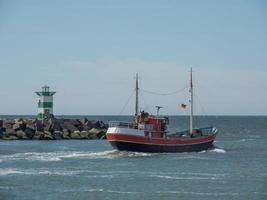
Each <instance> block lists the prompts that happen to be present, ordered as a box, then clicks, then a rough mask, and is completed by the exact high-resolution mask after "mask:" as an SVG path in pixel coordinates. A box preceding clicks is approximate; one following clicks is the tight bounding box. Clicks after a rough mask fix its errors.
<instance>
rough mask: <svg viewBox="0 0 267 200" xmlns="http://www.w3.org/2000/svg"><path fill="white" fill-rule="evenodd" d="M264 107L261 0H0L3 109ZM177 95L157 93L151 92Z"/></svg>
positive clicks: (264, 13) (71, 111) (232, 111)
mask: <svg viewBox="0 0 267 200" xmlns="http://www.w3.org/2000/svg"><path fill="white" fill-rule="evenodd" d="M191 67H192V68H193V81H194V94H195V95H194V106H195V113H196V114H197V115H267V105H266V102H267V2H266V1H264V0H253V1H252V0H249V1H248V0H235V1H232V0H231V1H230V0H225V1H219V0H217V1H216V0H215V1H214V0H203V1H195V0H134V1H133V0H77V1H72V0H46V1H41V0H0V75H1V78H0V115H7V114H9V115H13V114H17V115H34V114H36V113H37V95H36V94H35V93H34V92H35V91H39V90H40V89H41V87H42V86H43V85H49V86H50V88H51V90H53V91H56V92H57V93H56V94H55V95H54V114H55V115H129V114H133V113H134V98H130V97H133V91H134V87H135V85H134V84H135V79H134V77H135V74H136V73H139V75H140V88H141V89H140V91H141V94H140V109H146V110H148V111H150V112H152V113H153V114H155V112H156V110H155V106H156V105H160V106H163V107H164V108H163V109H162V114H164V115H187V114H188V113H189V110H188V109H186V110H181V109H180V108H179V105H180V104H181V103H185V104H187V105H188V104H189V101H188V99H189V93H188V89H183V88H185V87H187V86H189V71H190V68H191ZM145 91H151V92H153V93H159V94H163V93H164V94H166V93H172V92H174V91H180V92H179V93H176V94H173V95H153V94H151V93H148V92H145Z"/></svg>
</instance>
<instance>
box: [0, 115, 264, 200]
mask: <svg viewBox="0 0 267 200" xmlns="http://www.w3.org/2000/svg"><path fill="white" fill-rule="evenodd" d="M77 117H78V116H73V118H77ZM88 118H91V119H96V120H102V121H104V122H107V121H109V120H122V121H123V120H129V119H130V118H131V117H127V116H125V117H123V116H120V117H116V116H89V117H88ZM195 121H196V126H205V125H214V126H216V127H217V128H218V130H219V133H218V136H217V138H216V141H215V143H214V144H215V147H214V148H213V149H210V150H208V151H203V152H198V153H135V152H119V151H116V150H113V149H112V147H111V146H110V144H109V143H108V142H107V141H105V140H55V141H0V199H19V200H23V199H25V200H26V199H27V200H28V199H38V200H43V199H160V200H161V199H186V200H187V199H194V200H195V199H205V200H209V199H212V200H213V199H216V200H219V199H224V200H228V199H240V200H241V199H242V200H243V199H253V200H254V199H267V144H266V143H267V117H226V116H224V117H222V116H221V117H215V116H213V117H196V118H195ZM170 123H171V125H170V127H169V128H170V130H172V131H175V130H181V129H184V128H186V127H188V118H187V117H170Z"/></svg>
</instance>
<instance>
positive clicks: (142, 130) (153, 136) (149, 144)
mask: <svg viewBox="0 0 267 200" xmlns="http://www.w3.org/2000/svg"><path fill="white" fill-rule="evenodd" d="M189 92H190V101H189V102H190V105H191V106H190V122H189V124H190V125H189V129H188V130H185V131H179V132H174V133H170V132H169V131H168V130H167V125H168V124H169V119H168V118H167V117H162V116H160V115H159V110H160V109H161V108H162V107H161V106H157V115H155V116H153V115H150V114H149V113H147V112H144V111H142V112H139V99H138V97H139V85H138V74H137V75H136V87H135V93H136V95H135V97H136V99H135V115H134V117H133V121H132V122H122V121H111V122H109V128H108V130H107V134H106V137H107V140H108V141H109V142H110V144H111V145H112V147H113V148H115V149H117V150H121V151H134V152H157V153H159V152H198V151H203V150H207V149H209V148H212V146H213V141H214V140H215V137H216V134H217V132H218V130H217V129H216V128H215V127H213V126H209V127H202V128H194V126H193V78H192V68H191V70H190V89H189Z"/></svg>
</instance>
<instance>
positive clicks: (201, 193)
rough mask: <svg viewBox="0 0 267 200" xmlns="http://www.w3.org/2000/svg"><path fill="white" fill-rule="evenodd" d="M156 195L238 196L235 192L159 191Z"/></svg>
mask: <svg viewBox="0 0 267 200" xmlns="http://www.w3.org/2000/svg"><path fill="white" fill-rule="evenodd" d="M157 193H171V194H189V195H190V194H191V195H194V196H195V195H199V196H238V195H240V194H239V193H235V192H187V191H159V192H157Z"/></svg>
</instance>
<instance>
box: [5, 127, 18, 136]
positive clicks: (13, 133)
mask: <svg viewBox="0 0 267 200" xmlns="http://www.w3.org/2000/svg"><path fill="white" fill-rule="evenodd" d="M4 135H16V132H15V131H14V130H13V129H12V128H6V129H5V132H4Z"/></svg>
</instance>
